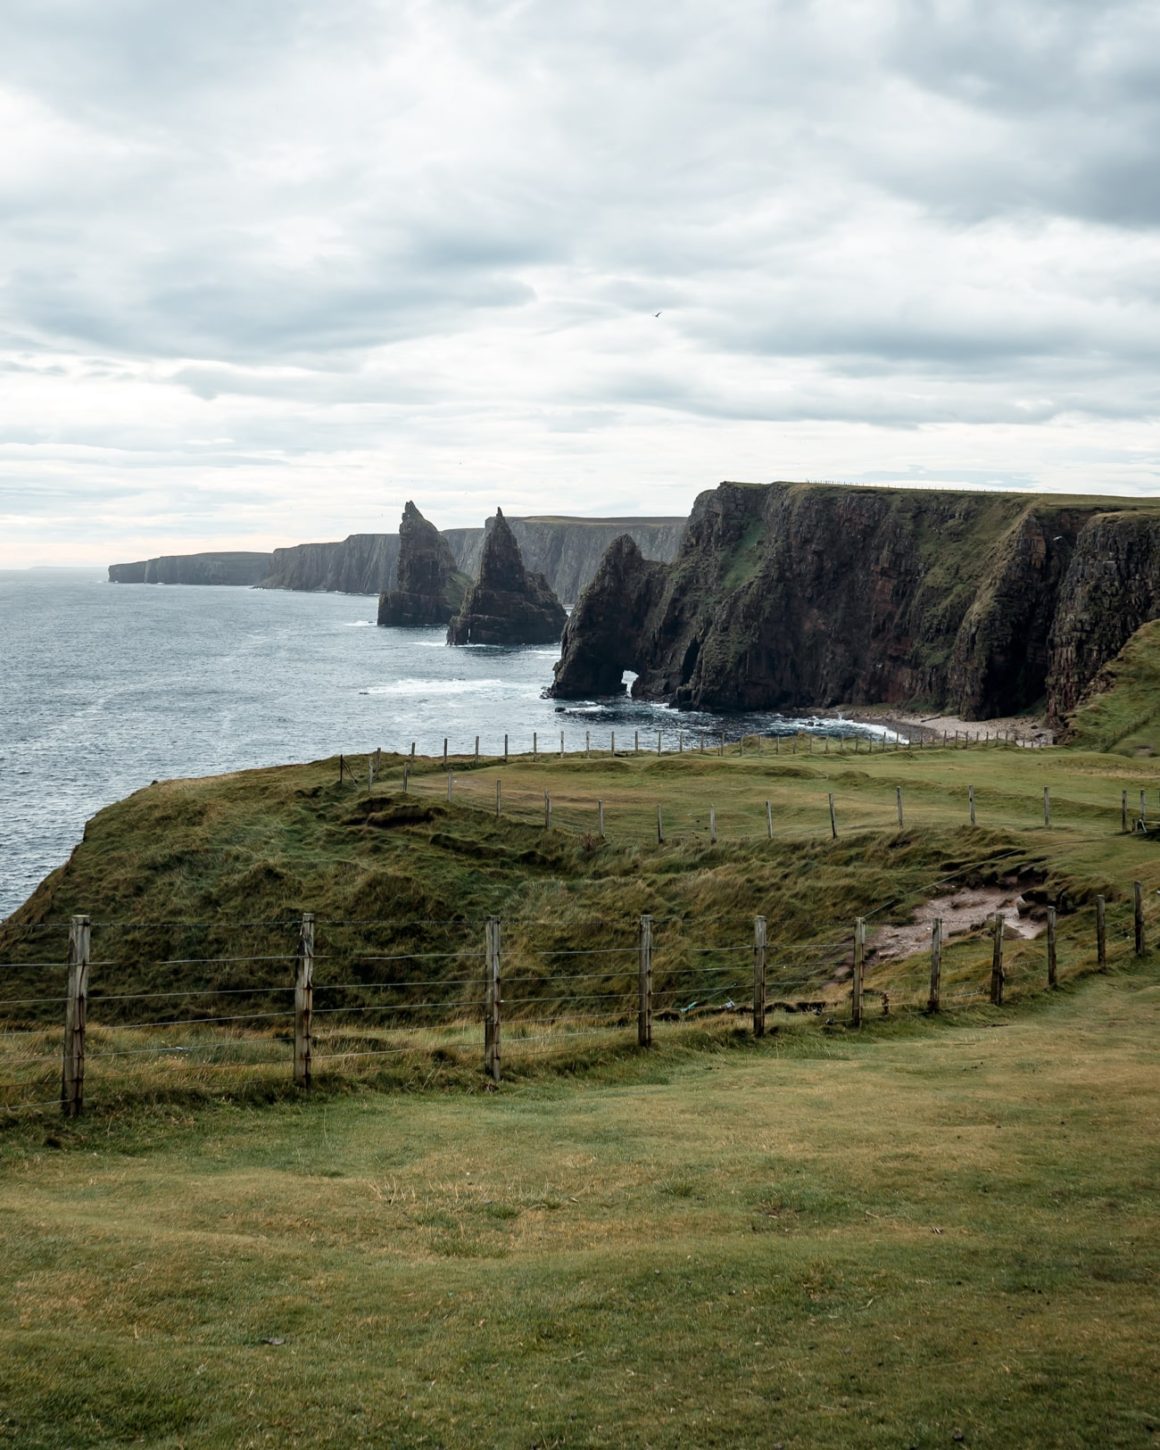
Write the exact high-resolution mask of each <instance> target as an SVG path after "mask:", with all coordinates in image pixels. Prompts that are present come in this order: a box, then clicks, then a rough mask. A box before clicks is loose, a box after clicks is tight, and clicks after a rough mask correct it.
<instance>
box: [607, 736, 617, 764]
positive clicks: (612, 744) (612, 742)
mask: <svg viewBox="0 0 1160 1450" xmlns="http://www.w3.org/2000/svg"><path fill="white" fill-rule="evenodd" d="M608 753H609V755H611V756H612V758H613V759H614V760H615V759H616V731H615V730H613V731H612V733H611V734H610V736H609V738H608Z"/></svg>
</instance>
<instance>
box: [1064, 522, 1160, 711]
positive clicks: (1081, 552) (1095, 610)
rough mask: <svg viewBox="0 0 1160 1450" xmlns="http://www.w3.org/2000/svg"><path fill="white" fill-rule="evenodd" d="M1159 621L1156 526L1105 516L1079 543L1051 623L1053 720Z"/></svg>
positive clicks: (1159, 559) (1159, 550) (1158, 525)
mask: <svg viewBox="0 0 1160 1450" xmlns="http://www.w3.org/2000/svg"><path fill="white" fill-rule="evenodd" d="M1158 617H1160V523H1158V522H1157V517H1156V515H1154V514H1146V513H1139V512H1136V511H1135V510H1133V511H1131V512H1127V511H1125V512H1115V513H1105V514H1102V515H1100V516H1099V517H1097V518H1095V519H1093V520H1092V521H1091V522H1090V523H1089V524H1088V525H1087V527H1086V528H1085V529H1084V530H1083V531H1082V533H1081V534H1080V535H1079V537H1078V539H1077V540H1076V546H1075V552H1074V554H1073V556H1072V560H1071V565H1070V567H1069V568H1068V571H1067V575H1066V577H1065V578H1064V581H1063V584H1062V587H1061V589H1060V593H1059V603H1058V607H1057V609H1056V612H1055V618H1054V620H1053V622H1052V631H1051V651H1050V662H1049V667H1048V674H1047V691H1048V699H1049V700H1050V701H1051V704H1052V708H1053V710H1054V712H1055V713H1056V715H1057V716H1061V717H1062V716H1063V715H1064V714H1065V713H1066V712H1067V711H1069V710H1071V709H1073V708H1074V707H1075V705H1076V704H1077V703H1078V702H1079V699H1080V697H1081V696H1082V695H1083V693H1084V691H1085V689H1086V688H1087V686H1088V684H1089V683H1090V682H1091V680H1092V679H1093V678H1094V676H1095V675H1096V673H1097V672H1098V671H1099V670H1100V668H1101V667H1102V666H1103V665H1105V664H1106V663H1107V662H1108V661H1109V660H1110V659H1112V657H1113V656H1114V655H1116V654H1118V653H1119V651H1120V650H1121V649H1122V648H1123V647H1124V645H1125V644H1126V643H1127V641H1128V639H1129V638H1130V637H1131V636H1132V635H1133V634H1134V633H1135V632H1136V631H1137V630H1138V629H1139V628H1140V626H1141V625H1142V624H1145V623H1147V622H1148V621H1149V620H1153V619H1156V618H1158Z"/></svg>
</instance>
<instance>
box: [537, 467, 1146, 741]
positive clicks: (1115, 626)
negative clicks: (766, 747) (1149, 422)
mask: <svg viewBox="0 0 1160 1450" xmlns="http://www.w3.org/2000/svg"><path fill="white" fill-rule="evenodd" d="M1158 564H1160V507H1158V506H1156V505H1152V504H1150V503H1149V502H1147V501H1140V502H1139V503H1137V504H1132V503H1130V502H1128V503H1126V504H1125V502H1124V501H1107V500H1097V499H1090V500H1076V499H1068V498H1062V497H1061V498H1052V497H1035V496H1027V495H1015V494H999V493H955V492H950V491H938V492H934V491H924V490H917V489H915V490H911V489H872V488H855V487H843V486H833V485H813V484H790V483H777V484H769V485H753V484H735V483H724V484H721V485H720V486H719V487H718V488H717V489H714V490H711V491H710V492H707V493H704V494H702V495H701V496H700V497H699V498H698V499H697V502H696V504H695V505H694V508H693V512H692V515H691V516H690V519H689V524H688V528H687V530H686V533H685V538H684V542H683V544H682V547H681V550H680V552H679V553H678V555H677V557H676V559H675V560H674V561H673V563H672V564H671V565H668V566H663V567H662V568H660V569H659V570H654V569H642V568H641V567H640V563H639V562H638V561H637V560H635V559H634V558H633V556H632V555H631V553H630V552H628V551H626V550H625V549H624V548H623V546H618V548H617V551H615V552H614V553H613V554H610V555H609V557H608V559H607V560H606V565H607V567H603V566H602V568H601V570H600V572H599V573H598V575H597V576H596V578H595V579H594V580H593V583H592V585H591V586H590V587H589V589H588V590H587V591H586V593H585V595H584V597H583V599H582V600H581V602H580V604H579V606H578V607H577V609H576V610H575V611H574V613H573V617H572V619H571V620H570V621H569V624H568V627H567V629H566V631H565V634H564V641H563V657H562V659H561V661H560V663H559V665H558V666H557V668H556V679H555V683H554V685H553V687H552V691H551V693H553V694H555V695H557V696H559V697H561V698H582V697H584V696H588V695H593V694H601V693H609V692H615V690H616V689H617V688H619V683H618V682H619V680H620V678H621V676H622V674H623V672H624V671H625V670H634V671H636V672H637V679H636V681H635V683H634V685H633V693H634V695H636V696H638V697H642V698H647V699H659V700H666V701H669V702H670V703H672V704H674V705H678V706H683V707H689V708H706V709H779V708H788V707H795V706H799V707H800V706H804V705H819V706H820V705H834V704H839V703H844V702H851V703H853V702H859V703H865V704H871V703H874V704H878V703H886V704H898V705H929V706H932V707H938V708H944V709H951V710H954V711H955V712H956V713H958V714H961V715H963V716H965V717H966V718H968V719H982V718H985V717H986V716H988V715H993V714H1006V713H1010V712H1012V711H1016V710H1019V709H1025V708H1029V707H1031V706H1034V705H1037V704H1039V703H1040V702H1042V701H1043V700H1044V698H1045V697H1046V704H1047V709H1048V713H1049V714H1050V715H1051V716H1052V717H1053V718H1054V719H1058V718H1059V716H1060V714H1061V713H1062V712H1063V711H1064V710H1066V709H1067V708H1070V705H1071V704H1073V703H1074V701H1075V700H1076V699H1077V698H1078V692H1079V691H1081V690H1082V688H1083V686H1084V684H1086V683H1087V681H1088V680H1090V679H1091V677H1092V675H1093V674H1094V673H1095V672H1096V670H1097V669H1098V668H1099V666H1100V665H1101V664H1102V663H1103V662H1104V661H1105V660H1106V659H1108V658H1110V657H1111V655H1113V654H1115V652H1116V651H1117V650H1118V649H1119V648H1120V647H1121V646H1122V645H1123V643H1124V641H1125V640H1126V639H1127V638H1128V636H1129V635H1130V634H1131V633H1132V631H1133V630H1134V629H1136V628H1137V627H1138V625H1139V624H1140V623H1141V622H1143V619H1145V618H1151V617H1154V616H1155V615H1156V614H1158V613H1160V568H1158Z"/></svg>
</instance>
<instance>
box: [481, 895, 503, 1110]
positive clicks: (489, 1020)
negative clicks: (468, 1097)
mask: <svg viewBox="0 0 1160 1450" xmlns="http://www.w3.org/2000/svg"><path fill="white" fill-rule="evenodd" d="M484 947H485V953H486V968H485V975H484V1007H483V1067H484V1071H485V1072H486V1073H487V1074H488V1076H489V1077H490V1078H491V1080H492V1082H499V1078H500V1047H499V1021H500V1006H501V1003H502V998H501V997H500V924H499V917H498V916H489V917H488V919H487V932H486V935H485V939H484Z"/></svg>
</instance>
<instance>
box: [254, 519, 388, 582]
mask: <svg viewBox="0 0 1160 1450" xmlns="http://www.w3.org/2000/svg"><path fill="white" fill-rule="evenodd" d="M398 562H399V536H398V534H351V535H349V536H348V537H347V538H345V539H343V540H342V541H341V542H337V543H327V544H291V545H289V546H288V547H287V548H284V549H275V550H274V553H273V555H272V557H271V560H270V568H269V571H268V573H267V574H266V577H265V578H264V579H263V580H262V581H261V585H260V587H261V588H263V589H301V590H304V591H306V592H310V593H313V592H323V593H325V592H329V593H332V594H382V593H384V592H385V591H386V590H388V589H393V588H394V587H395V585H396V583H397V582H398V579H397V568H398Z"/></svg>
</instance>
